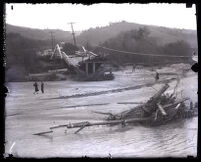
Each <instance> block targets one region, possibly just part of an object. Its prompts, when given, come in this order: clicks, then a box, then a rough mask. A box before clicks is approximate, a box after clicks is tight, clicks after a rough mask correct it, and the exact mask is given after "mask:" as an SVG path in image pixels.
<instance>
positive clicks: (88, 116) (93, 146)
mask: <svg viewBox="0 0 201 162" xmlns="http://www.w3.org/2000/svg"><path fill="white" fill-rule="evenodd" d="M124 74H125V73H124ZM125 75H126V74H125ZM136 75H137V74H136V73H135V74H133V77H130V78H128V79H127V80H126V79H125V78H122V77H118V75H117V77H116V78H115V80H114V81H103V82H75V81H61V82H45V93H44V94H42V93H39V94H37V95H34V94H33V82H26V83H8V87H9V90H10V93H9V94H8V96H7V98H6V148H5V149H6V153H7V154H13V155H14V156H17V157H38V158H39V157H83V156H89V157H106V156H107V157H109V156H112V157H167V156H169V157H170V156H171V157H175V156H176V157H186V156H188V155H191V156H196V155H197V123H198V118H197V117H194V118H191V119H185V120H182V121H178V122H175V123H171V124H167V125H162V126H158V127H144V126H139V125H138V126H137V125H136V126H126V127H122V126H121V125H120V126H114V127H109V126H94V127H88V128H84V129H83V130H82V131H81V132H79V133H78V134H74V132H75V131H76V129H71V130H66V129H65V128H61V129H56V130H55V131H54V132H53V133H50V134H47V135H45V136H34V135H33V134H34V133H38V132H41V131H48V130H49V127H51V126H55V125H58V124H68V123H69V122H71V123H72V122H80V121H91V122H96V121H103V120H104V118H105V116H104V115H101V114H95V113H93V111H94V110H96V111H102V112H112V113H118V112H121V111H122V110H126V109H130V108H133V107H134V106H136V105H137V104H118V102H130V101H132V102H145V101H147V100H148V99H149V97H151V96H152V95H153V94H154V93H155V92H156V89H159V88H160V87H161V86H162V83H158V84H153V85H152V87H141V88H138V89H130V90H129V88H127V89H125V88H126V87H130V86H137V85H141V84H146V83H148V82H153V81H154V80H153V76H151V75H144V77H140V78H141V80H140V79H139V80H138V81H136V80H135V77H136ZM139 75H140V74H139ZM168 77H170V76H168ZM136 78H139V77H136ZM166 78H167V77H166ZM134 81H135V82H134ZM192 82H194V83H195V84H192V85H189V83H192ZM196 83H197V76H196V75H194V74H189V76H188V77H186V78H184V79H182V80H181V83H180V87H178V91H179V92H182V94H180V93H178V96H179V95H180V96H181V95H182V96H183V97H186V96H187V97H191V99H192V100H193V101H197V93H196V92H197V84H196ZM174 84H175V82H174V81H172V82H171V84H170V88H169V89H168V90H169V91H171V90H172V89H173V85H174ZM118 88H119V89H122V88H124V89H125V90H124V91H121V92H118V91H116V90H115V91H111V93H98V94H97V95H94V96H93V95H91V96H89V95H83V96H81V97H78V98H76V97H72V98H71V97H70V98H63V99H62V98H61V99H52V98H59V97H61V96H73V95H75V94H89V93H95V92H105V91H108V90H112V89H118ZM90 105H91V106H90Z"/></svg>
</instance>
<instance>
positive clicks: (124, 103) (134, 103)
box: [117, 102, 144, 104]
mask: <svg viewBox="0 0 201 162" xmlns="http://www.w3.org/2000/svg"><path fill="white" fill-rule="evenodd" d="M117 104H144V103H143V102H117Z"/></svg>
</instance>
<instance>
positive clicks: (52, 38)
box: [50, 31, 54, 52]
mask: <svg viewBox="0 0 201 162" xmlns="http://www.w3.org/2000/svg"><path fill="white" fill-rule="evenodd" d="M53 33H54V32H52V31H50V34H51V41H52V52H53V51H54V36H53Z"/></svg>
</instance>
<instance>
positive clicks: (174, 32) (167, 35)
mask: <svg viewBox="0 0 201 162" xmlns="http://www.w3.org/2000/svg"><path fill="white" fill-rule="evenodd" d="M143 27H146V28H148V29H149V31H150V36H152V37H155V38H157V43H158V45H164V44H167V43H171V42H177V41H179V40H184V41H186V42H188V43H189V44H190V45H191V47H192V48H196V47H197V32H196V31H195V30H183V29H173V28H165V27H159V26H151V25H141V24H136V23H129V22H125V21H122V22H117V23H111V24H110V25H108V26H105V27H97V28H90V29H89V30H86V31H83V32H82V33H81V34H80V35H79V36H78V37H77V41H78V42H79V43H80V44H82V45H84V44H86V43H87V42H88V43H90V44H91V45H97V44H99V43H103V42H105V41H106V40H108V39H110V38H113V37H116V36H117V35H118V34H119V33H120V32H125V31H129V30H137V29H139V28H143Z"/></svg>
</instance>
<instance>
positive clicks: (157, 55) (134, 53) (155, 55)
mask: <svg viewBox="0 0 201 162" xmlns="http://www.w3.org/2000/svg"><path fill="white" fill-rule="evenodd" d="M97 47H100V48H103V49H106V50H109V51H115V52H120V53H127V54H132V55H141V56H153V57H177V58H178V57H181V58H191V57H192V56H179V55H174V56H170V55H159V54H153V53H150V54H148V53H136V52H128V51H121V50H116V49H111V48H107V47H103V46H98V45H97Z"/></svg>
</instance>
